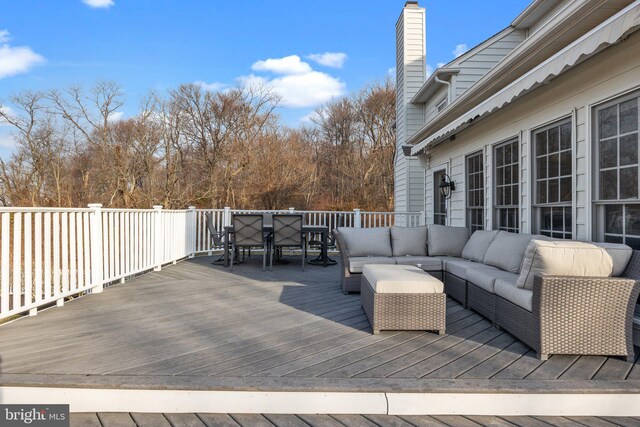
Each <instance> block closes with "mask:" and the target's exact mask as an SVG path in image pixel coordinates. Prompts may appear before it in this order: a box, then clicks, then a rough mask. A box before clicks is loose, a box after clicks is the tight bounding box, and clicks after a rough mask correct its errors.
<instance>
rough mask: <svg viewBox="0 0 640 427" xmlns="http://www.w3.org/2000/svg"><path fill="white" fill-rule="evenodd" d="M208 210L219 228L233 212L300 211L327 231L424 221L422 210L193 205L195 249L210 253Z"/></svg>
mask: <svg viewBox="0 0 640 427" xmlns="http://www.w3.org/2000/svg"><path fill="white" fill-rule="evenodd" d="M207 213H211V215H212V218H213V223H214V227H215V229H216V230H222V229H223V228H224V226H226V225H231V216H232V215H233V214H235V213H258V214H270V213H299V214H300V213H301V214H303V215H304V217H305V224H307V225H326V226H328V227H329V232H332V231H333V229H334V228H337V227H361V228H371V227H390V226H392V225H395V224H402V225H404V226H407V227H415V226H418V225H422V224H424V223H425V222H424V221H425V219H424V212H365V211H361V210H360V209H354V210H352V211H306V210H296V209H295V208H289V209H283V210H240V209H231V208H229V207H226V208H224V209H196V213H195V215H196V233H195V234H196V236H197V237H196V253H205V252H206V253H210V252H211V251H213V250H216V249H220V248H216V247H214V246H213V242H212V241H211V238H210V237H209V231H208V230H207V221H206V218H205V216H206V214H207Z"/></svg>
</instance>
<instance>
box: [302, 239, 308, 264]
mask: <svg viewBox="0 0 640 427" xmlns="http://www.w3.org/2000/svg"><path fill="white" fill-rule="evenodd" d="M306 257H307V248H306V245H305V244H304V243H303V244H302V271H304V262H305V258H306Z"/></svg>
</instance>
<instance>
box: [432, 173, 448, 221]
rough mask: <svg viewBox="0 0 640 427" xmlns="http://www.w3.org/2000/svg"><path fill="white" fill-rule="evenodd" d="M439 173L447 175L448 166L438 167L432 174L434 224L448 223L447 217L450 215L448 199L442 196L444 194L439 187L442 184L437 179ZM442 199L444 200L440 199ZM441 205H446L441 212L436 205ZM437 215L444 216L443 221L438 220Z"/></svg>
mask: <svg viewBox="0 0 640 427" xmlns="http://www.w3.org/2000/svg"><path fill="white" fill-rule="evenodd" d="M438 174H443V175H446V174H447V168H446V167H440V168H437V169H434V170H433V174H432V179H433V223H434V224H441V225H447V217H448V213H449V212H448V209H447V199H445V198H444V197H442V195H441V194H440V188H439V187H438V186H439V185H440V184H439V183H440V180H438V179H436V175H438ZM440 199H442V200H440ZM438 205H440V207H442V206H444V212H440V211H437V212H438V213H436V206H438ZM437 217H442V218H443V219H444V222H443V223H440V222H436V218H437Z"/></svg>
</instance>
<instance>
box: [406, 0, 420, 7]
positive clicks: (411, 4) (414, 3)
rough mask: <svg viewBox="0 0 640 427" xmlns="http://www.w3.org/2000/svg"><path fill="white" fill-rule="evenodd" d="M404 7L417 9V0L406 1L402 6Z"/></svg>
mask: <svg viewBox="0 0 640 427" xmlns="http://www.w3.org/2000/svg"><path fill="white" fill-rule="evenodd" d="M404 7H419V6H418V0H407V1H406V2H405V4H404Z"/></svg>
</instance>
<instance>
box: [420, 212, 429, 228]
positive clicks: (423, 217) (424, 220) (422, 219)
mask: <svg viewBox="0 0 640 427" xmlns="http://www.w3.org/2000/svg"><path fill="white" fill-rule="evenodd" d="M419 225H427V217H426V215H425V214H424V211H420V224H419Z"/></svg>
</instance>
